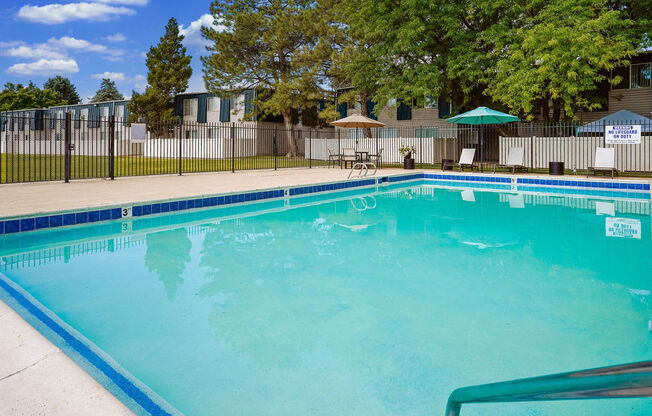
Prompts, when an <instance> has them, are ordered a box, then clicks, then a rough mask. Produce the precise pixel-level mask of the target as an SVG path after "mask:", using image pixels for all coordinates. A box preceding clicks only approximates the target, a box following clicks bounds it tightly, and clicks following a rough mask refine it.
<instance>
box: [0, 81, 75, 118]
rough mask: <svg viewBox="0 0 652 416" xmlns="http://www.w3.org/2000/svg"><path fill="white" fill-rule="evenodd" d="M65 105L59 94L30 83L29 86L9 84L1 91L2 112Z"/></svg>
mask: <svg viewBox="0 0 652 416" xmlns="http://www.w3.org/2000/svg"><path fill="white" fill-rule="evenodd" d="M62 104H65V102H64V101H63V100H61V99H60V98H59V96H58V94H57V93H55V92H54V91H51V90H48V89H43V90H42V89H40V88H39V87H37V86H36V85H34V83H32V82H31V81H30V83H29V84H27V86H24V85H23V84H12V83H10V82H7V83H6V84H5V85H4V89H3V90H2V91H0V111H10V110H22V109H28V108H45V107H51V106H55V105H62Z"/></svg>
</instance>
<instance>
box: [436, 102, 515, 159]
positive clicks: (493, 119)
mask: <svg viewBox="0 0 652 416" xmlns="http://www.w3.org/2000/svg"><path fill="white" fill-rule="evenodd" d="M448 121H450V122H451V123H454V124H473V125H482V126H484V125H485V124H503V123H509V122H511V121H520V120H519V119H518V117H516V116H513V115H511V114H506V113H501V112H500V111H496V110H492V109H491V108H487V107H478V108H476V109H475V110H471V111H467V112H466V113H462V114H458V115H456V116H455V117H451V118H449V119H448ZM480 160H481V161H483V162H484V127H483V128H482V129H481V130H480Z"/></svg>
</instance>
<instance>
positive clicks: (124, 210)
mask: <svg viewBox="0 0 652 416" xmlns="http://www.w3.org/2000/svg"><path fill="white" fill-rule="evenodd" d="M121 213H122V218H130V217H131V207H124V208H122V210H121Z"/></svg>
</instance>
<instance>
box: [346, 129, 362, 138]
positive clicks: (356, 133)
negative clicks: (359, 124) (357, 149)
mask: <svg viewBox="0 0 652 416" xmlns="http://www.w3.org/2000/svg"><path fill="white" fill-rule="evenodd" d="M349 139H356V140H357V139H362V129H349Z"/></svg>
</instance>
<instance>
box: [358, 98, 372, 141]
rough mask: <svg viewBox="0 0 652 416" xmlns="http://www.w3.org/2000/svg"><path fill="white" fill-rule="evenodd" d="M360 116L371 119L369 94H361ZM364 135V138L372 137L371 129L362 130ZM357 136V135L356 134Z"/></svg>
mask: <svg viewBox="0 0 652 416" xmlns="http://www.w3.org/2000/svg"><path fill="white" fill-rule="evenodd" d="M360 114H362V115H363V116H365V117H367V118H370V117H369V96H368V95H367V93H364V92H361V93H360ZM362 133H363V135H364V137H371V129H370V128H369V127H365V128H364V129H362ZM356 134H357V133H356Z"/></svg>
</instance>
